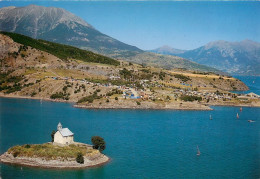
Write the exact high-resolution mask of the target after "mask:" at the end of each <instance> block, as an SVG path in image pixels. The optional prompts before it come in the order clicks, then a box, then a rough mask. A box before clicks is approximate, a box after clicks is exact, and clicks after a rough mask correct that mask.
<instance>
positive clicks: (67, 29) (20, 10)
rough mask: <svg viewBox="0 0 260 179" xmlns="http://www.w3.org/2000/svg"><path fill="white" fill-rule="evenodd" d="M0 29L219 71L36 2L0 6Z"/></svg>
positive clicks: (140, 58) (125, 57) (146, 60)
mask: <svg viewBox="0 0 260 179" xmlns="http://www.w3.org/2000/svg"><path fill="white" fill-rule="evenodd" d="M0 31H7V32H14V33H19V34H23V35H26V36H29V37H32V38H36V39H43V40H47V41H51V42H56V43H61V44H65V45H71V46H74V47H78V48H81V49H84V50H90V51H92V52H95V53H99V54H102V55H105V56H109V57H112V58H117V59H121V60H126V61H130V62H135V63H139V64H146V65H154V66H157V67H163V68H167V69H171V68H185V69H189V70H195V71H206V72H208V71H211V72H216V73H221V72H220V71H219V70H216V69H214V68H210V67H207V66H205V65H200V64H198V63H195V62H192V61H189V60H186V59H184V58H181V57H177V56H174V57H173V56H165V55H157V54H155V53H151V52H145V51H143V50H141V49H139V48H137V47H135V46H131V45H128V44H125V43H123V42H120V41H118V40H116V39H114V38H112V37H110V36H108V35H105V34H103V33H101V32H99V31H98V30H96V29H95V28H94V27H93V26H91V25H90V24H89V23H87V22H85V21H84V20H82V19H81V18H79V17H77V16H76V15H74V14H72V13H70V12H68V11H66V10H64V9H61V8H55V7H43V6H36V5H29V6H25V7H13V6H11V7H4V8H0Z"/></svg>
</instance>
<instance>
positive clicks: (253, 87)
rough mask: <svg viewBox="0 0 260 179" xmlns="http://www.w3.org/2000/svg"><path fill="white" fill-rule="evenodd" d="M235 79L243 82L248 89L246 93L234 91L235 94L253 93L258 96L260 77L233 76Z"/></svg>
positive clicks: (259, 92)
mask: <svg viewBox="0 0 260 179" xmlns="http://www.w3.org/2000/svg"><path fill="white" fill-rule="evenodd" d="M235 77H236V78H238V79H240V80H241V81H243V82H244V83H245V84H246V85H247V86H248V87H249V90H248V91H236V93H242V94H245V93H250V92H253V93H255V94H258V95H260V76H235Z"/></svg>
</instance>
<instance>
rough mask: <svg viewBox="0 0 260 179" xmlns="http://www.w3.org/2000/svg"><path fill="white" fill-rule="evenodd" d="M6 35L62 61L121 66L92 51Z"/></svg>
mask: <svg viewBox="0 0 260 179" xmlns="http://www.w3.org/2000/svg"><path fill="white" fill-rule="evenodd" d="M1 33H2V34H4V35H7V36H9V37H10V38H12V39H13V40H14V41H15V42H17V43H20V44H23V45H26V46H31V47H33V48H35V49H38V50H42V51H45V52H48V53H50V54H52V55H54V56H56V57H58V58H60V59H62V60H68V59H70V58H72V59H76V60H81V61H85V62H94V63H103V64H110V65H119V64H120V62H119V61H117V60H114V59H112V58H109V57H106V56H103V55H98V54H95V53H93V52H90V51H86V50H82V49H78V48H76V47H72V46H69V45H62V44H58V43H53V42H49V41H45V40H36V39H33V38H30V37H27V36H24V35H20V34H16V33H11V32H1Z"/></svg>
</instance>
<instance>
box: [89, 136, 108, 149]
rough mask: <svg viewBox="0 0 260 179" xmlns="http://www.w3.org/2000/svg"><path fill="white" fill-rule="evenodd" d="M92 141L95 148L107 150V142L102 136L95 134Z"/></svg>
mask: <svg viewBox="0 0 260 179" xmlns="http://www.w3.org/2000/svg"><path fill="white" fill-rule="evenodd" d="M91 142H92V144H93V148H94V149H98V150H99V151H100V152H102V151H103V150H105V148H106V142H105V140H104V139H103V138H102V137H100V136H93V137H92V138H91Z"/></svg>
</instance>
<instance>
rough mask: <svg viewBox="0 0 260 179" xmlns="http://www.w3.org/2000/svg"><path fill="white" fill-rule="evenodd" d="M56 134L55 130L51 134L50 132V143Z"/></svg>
mask: <svg viewBox="0 0 260 179" xmlns="http://www.w3.org/2000/svg"><path fill="white" fill-rule="evenodd" d="M55 133H56V132H55V130H53V131H52V132H51V142H54V134H55Z"/></svg>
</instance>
